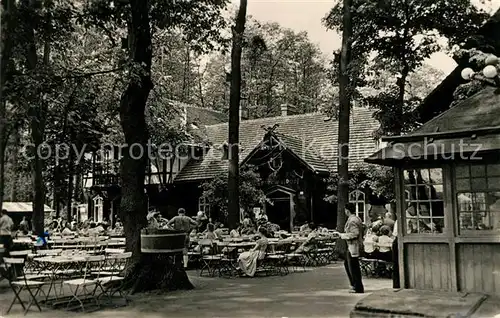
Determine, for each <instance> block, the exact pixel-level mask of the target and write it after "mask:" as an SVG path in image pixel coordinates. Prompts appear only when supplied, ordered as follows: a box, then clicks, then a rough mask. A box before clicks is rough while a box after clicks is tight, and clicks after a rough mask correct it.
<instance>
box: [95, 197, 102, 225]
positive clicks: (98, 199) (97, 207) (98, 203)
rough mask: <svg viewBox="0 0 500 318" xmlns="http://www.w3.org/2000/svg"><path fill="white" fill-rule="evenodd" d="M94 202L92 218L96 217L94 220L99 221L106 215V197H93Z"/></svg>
mask: <svg viewBox="0 0 500 318" xmlns="http://www.w3.org/2000/svg"><path fill="white" fill-rule="evenodd" d="M92 201H93V203H94V208H93V210H92V218H93V219H94V222H96V223H99V222H101V221H103V220H100V219H99V217H101V219H102V218H103V217H104V198H103V197H101V196H96V197H95V198H93V199H92Z"/></svg>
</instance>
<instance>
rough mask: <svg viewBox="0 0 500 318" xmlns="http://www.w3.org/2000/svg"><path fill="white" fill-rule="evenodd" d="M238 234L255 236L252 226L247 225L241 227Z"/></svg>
mask: <svg viewBox="0 0 500 318" xmlns="http://www.w3.org/2000/svg"><path fill="white" fill-rule="evenodd" d="M240 233H241V234H242V235H251V234H255V227H254V226H253V225H252V224H249V225H243V228H242V229H241V231H240Z"/></svg>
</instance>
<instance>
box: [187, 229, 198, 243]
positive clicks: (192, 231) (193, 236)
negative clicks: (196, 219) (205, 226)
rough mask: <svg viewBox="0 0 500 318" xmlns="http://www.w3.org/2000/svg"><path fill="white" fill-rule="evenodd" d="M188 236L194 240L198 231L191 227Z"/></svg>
mask: <svg viewBox="0 0 500 318" xmlns="http://www.w3.org/2000/svg"><path fill="white" fill-rule="evenodd" d="M189 238H190V239H191V241H192V240H196V239H197V238H198V231H197V230H196V229H192V230H191V232H190V233H189Z"/></svg>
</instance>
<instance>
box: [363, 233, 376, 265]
mask: <svg viewBox="0 0 500 318" xmlns="http://www.w3.org/2000/svg"><path fill="white" fill-rule="evenodd" d="M375 233H376V232H374V230H373V228H369V229H368V231H367V232H366V235H365V238H364V240H363V247H364V254H365V257H366V258H371V259H375V258H377V252H378V250H377V249H378V248H377V246H376V244H375V243H377V242H378V236H377V235H376V234H375Z"/></svg>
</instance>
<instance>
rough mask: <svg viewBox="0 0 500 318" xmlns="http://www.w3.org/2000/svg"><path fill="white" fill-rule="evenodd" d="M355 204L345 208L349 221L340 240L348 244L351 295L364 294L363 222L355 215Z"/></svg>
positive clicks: (347, 269) (346, 262)
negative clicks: (360, 259) (361, 248)
mask: <svg viewBox="0 0 500 318" xmlns="http://www.w3.org/2000/svg"><path fill="white" fill-rule="evenodd" d="M355 211H356V210H355V207H354V204H352V203H348V204H346V206H345V214H346V216H347V221H346V223H345V227H344V232H345V233H340V238H341V239H343V240H346V242H347V253H346V257H345V261H344V267H345V270H346V272H347V276H348V277H349V282H350V283H351V288H352V289H351V290H350V291H349V292H350V293H358V294H361V293H364V292H365V290H364V287H363V281H362V278H361V268H360V266H359V256H360V255H359V254H360V247H361V244H363V232H362V227H363V222H361V219H360V218H359V217H357V216H356V214H355Z"/></svg>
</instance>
